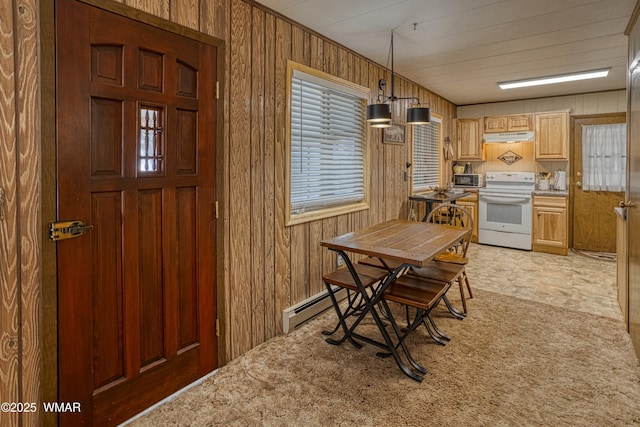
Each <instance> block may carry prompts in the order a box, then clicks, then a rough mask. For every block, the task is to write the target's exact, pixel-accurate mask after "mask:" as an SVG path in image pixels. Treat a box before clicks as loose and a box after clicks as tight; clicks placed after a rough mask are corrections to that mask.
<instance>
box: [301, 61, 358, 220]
mask: <svg viewBox="0 0 640 427" xmlns="http://www.w3.org/2000/svg"><path fill="white" fill-rule="evenodd" d="M336 80H337V79H336V78H331V80H328V79H323V78H322V77H320V76H318V75H312V74H308V73H305V72H302V71H300V70H297V69H294V70H293V72H292V74H291V86H290V99H289V102H290V111H291V118H290V120H291V122H290V133H289V144H290V151H289V153H290V157H289V160H290V163H289V165H290V171H289V172H290V174H289V183H288V184H289V190H290V206H289V208H290V211H289V222H291V220H292V219H294V218H295V217H296V216H297V217H298V219H299V220H300V219H301V218H302V219H304V217H305V216H307V217H312V218H314V219H315V218H318V217H320V216H319V215H318V212H325V213H327V212H329V213H330V212H331V211H332V210H334V211H335V208H336V207H344V206H350V205H354V204H361V203H363V202H365V199H366V198H365V192H366V187H367V186H366V185H365V172H366V168H365V158H366V156H365V151H366V137H367V129H366V126H365V124H366V121H365V106H366V101H367V97H368V91H366V92H363V91H362V90H358V88H357V87H354V85H350V86H343V85H342V84H340V82H338V81H336ZM363 89H364V88H363ZM325 216H329V214H327V215H325ZM299 222H301V221H299Z"/></svg>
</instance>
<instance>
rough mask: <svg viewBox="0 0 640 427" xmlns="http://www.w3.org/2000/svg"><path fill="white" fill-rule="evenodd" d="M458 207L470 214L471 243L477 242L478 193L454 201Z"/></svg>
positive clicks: (474, 192)
mask: <svg viewBox="0 0 640 427" xmlns="http://www.w3.org/2000/svg"><path fill="white" fill-rule="evenodd" d="M456 203H457V204H458V206H462V207H463V208H465V209H466V210H468V211H469V213H470V214H471V218H473V234H472V235H471V241H472V242H477V241H478V193H477V192H476V191H472V192H471V194H470V195H468V196H466V197H462V198H460V199H458V200H456Z"/></svg>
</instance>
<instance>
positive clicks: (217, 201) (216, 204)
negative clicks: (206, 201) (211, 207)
mask: <svg viewBox="0 0 640 427" xmlns="http://www.w3.org/2000/svg"><path fill="white" fill-rule="evenodd" d="M216 219H218V201H217V200H216Z"/></svg>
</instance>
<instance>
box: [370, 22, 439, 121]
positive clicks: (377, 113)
mask: <svg viewBox="0 0 640 427" xmlns="http://www.w3.org/2000/svg"><path fill="white" fill-rule="evenodd" d="M378 87H379V88H380V90H381V91H382V92H383V93H382V94H380V95H378V99H377V101H376V103H375V104H369V105H367V121H368V122H369V123H370V125H371V127H375V128H385V127H390V126H391V103H392V102H395V101H400V100H412V101H416V103H415V104H412V105H411V107H409V108H407V123H408V124H410V125H424V124H428V123H429V122H431V111H430V110H429V108H428V107H422V106H421V104H420V99H419V98H416V97H397V96H395V93H394V90H395V72H394V68H393V31H391V96H386V95H384V89H385V87H386V82H385V81H384V79H380V81H379V82H378Z"/></svg>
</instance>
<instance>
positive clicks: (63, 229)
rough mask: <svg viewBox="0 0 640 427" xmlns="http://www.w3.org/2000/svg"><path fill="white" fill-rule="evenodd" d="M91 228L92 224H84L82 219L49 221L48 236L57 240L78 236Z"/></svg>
mask: <svg viewBox="0 0 640 427" xmlns="http://www.w3.org/2000/svg"><path fill="white" fill-rule="evenodd" d="M92 228H93V225H85V223H84V221H79V220H72V221H58V222H50V223H49V238H50V239H51V240H53V241H54V242H57V241H58V240H65V239H71V238H73V237H80V236H82V235H83V234H84V233H86V232H87V231H88V230H90V229H92Z"/></svg>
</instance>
